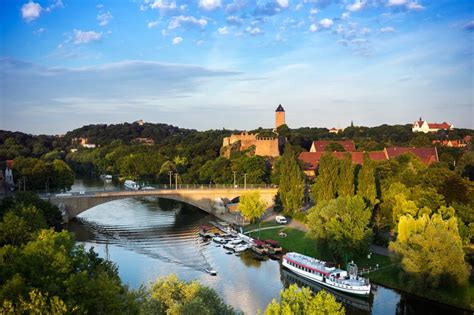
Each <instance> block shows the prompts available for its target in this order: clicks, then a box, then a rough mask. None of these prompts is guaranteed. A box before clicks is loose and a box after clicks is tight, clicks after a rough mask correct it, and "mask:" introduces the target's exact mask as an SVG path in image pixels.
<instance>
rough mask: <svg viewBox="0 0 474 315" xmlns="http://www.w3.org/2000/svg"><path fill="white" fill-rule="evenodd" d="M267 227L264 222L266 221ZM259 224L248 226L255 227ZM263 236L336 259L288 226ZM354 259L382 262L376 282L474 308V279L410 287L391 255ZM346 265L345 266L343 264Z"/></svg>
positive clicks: (365, 264) (374, 277)
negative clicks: (437, 286)
mask: <svg viewBox="0 0 474 315" xmlns="http://www.w3.org/2000/svg"><path fill="white" fill-rule="evenodd" d="M262 227H263V224H262ZM254 228H258V225H257V226H256V227H251V228H248V227H247V228H246V229H247V230H251V229H254ZM280 231H283V232H285V233H286V235H287V236H286V237H281V236H279V235H278V234H279V233H280ZM249 236H251V237H253V238H258V237H259V232H253V233H251V234H250V235H249ZM260 239H273V240H276V241H278V242H279V243H280V245H281V246H282V247H283V248H285V249H286V250H287V251H295V252H298V253H302V254H305V255H308V256H312V257H315V258H318V259H322V260H326V261H334V260H333V256H332V255H331V253H330V251H329V250H327V249H324V248H319V247H318V244H317V242H316V241H315V240H313V239H310V238H309V237H307V236H306V233H304V232H301V231H299V230H295V229H292V228H288V227H282V228H281V229H271V230H264V231H260ZM353 260H354V262H355V263H357V265H358V267H359V270H362V269H363V268H368V267H372V268H374V267H375V266H376V264H378V265H379V270H378V271H374V272H371V273H370V274H369V275H368V277H369V278H370V280H371V281H373V282H374V283H379V284H382V285H384V286H387V287H391V288H395V289H399V290H402V291H406V292H409V293H412V294H414V295H418V296H422V297H425V298H428V299H431V300H435V301H438V302H442V303H446V304H449V305H454V306H457V307H463V308H466V309H469V308H470V309H473V308H474V283H473V282H470V283H469V284H468V285H466V286H463V287H459V288H455V289H438V290H423V291H422V292H420V291H419V290H410V289H409V288H407V287H406V284H405V283H404V282H403V281H402V280H401V279H400V278H399V274H400V267H399V266H398V265H397V264H394V262H392V261H391V259H390V258H389V257H386V256H382V255H377V254H372V256H371V258H370V259H368V257H367V256H366V255H361V256H360V257H355V258H354V259H353ZM341 267H344V266H341Z"/></svg>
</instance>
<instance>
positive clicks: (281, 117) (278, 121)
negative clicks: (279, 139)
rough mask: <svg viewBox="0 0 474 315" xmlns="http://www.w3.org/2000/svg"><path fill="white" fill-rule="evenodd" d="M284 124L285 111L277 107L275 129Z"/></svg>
mask: <svg viewBox="0 0 474 315" xmlns="http://www.w3.org/2000/svg"><path fill="white" fill-rule="evenodd" d="M284 124H285V110H284V109H283V106H281V104H280V105H278V107H277V109H276V111H275V128H276V129H278V127H280V126H281V125H284Z"/></svg>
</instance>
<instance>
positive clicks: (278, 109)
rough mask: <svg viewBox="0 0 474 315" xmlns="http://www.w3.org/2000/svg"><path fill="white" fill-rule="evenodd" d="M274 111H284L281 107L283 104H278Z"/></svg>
mask: <svg viewBox="0 0 474 315" xmlns="http://www.w3.org/2000/svg"><path fill="white" fill-rule="evenodd" d="M275 111H276V112H284V111H285V110H284V109H283V106H281V104H280V105H278V107H277V109H276V110H275Z"/></svg>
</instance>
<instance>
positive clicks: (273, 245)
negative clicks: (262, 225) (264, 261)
mask: <svg viewBox="0 0 474 315" xmlns="http://www.w3.org/2000/svg"><path fill="white" fill-rule="evenodd" d="M264 242H265V244H266V247H267V248H268V253H270V254H276V253H281V252H282V250H283V248H281V246H280V245H278V242H277V241H274V240H264Z"/></svg>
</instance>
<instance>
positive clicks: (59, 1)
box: [44, 0, 64, 12]
mask: <svg viewBox="0 0 474 315" xmlns="http://www.w3.org/2000/svg"><path fill="white" fill-rule="evenodd" d="M63 7H64V5H63V1H62V0H56V1H55V2H53V3H52V4H51V5H50V6H48V7H47V8H46V9H44V10H45V11H46V12H51V11H52V10H54V9H56V8H63Z"/></svg>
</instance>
